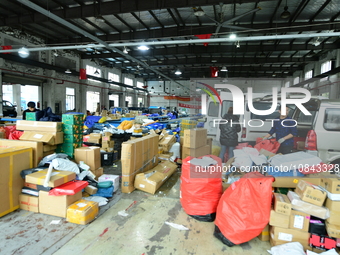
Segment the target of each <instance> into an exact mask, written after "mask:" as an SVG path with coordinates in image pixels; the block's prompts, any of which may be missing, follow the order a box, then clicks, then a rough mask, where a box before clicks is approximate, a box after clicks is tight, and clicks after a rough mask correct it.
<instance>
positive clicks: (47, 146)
mask: <svg viewBox="0 0 340 255" xmlns="http://www.w3.org/2000/svg"><path fill="white" fill-rule="evenodd" d="M56 149H57V145H50V144H44V145H43V151H44V152H47V151H54V150H56Z"/></svg>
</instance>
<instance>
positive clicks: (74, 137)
mask: <svg viewBox="0 0 340 255" xmlns="http://www.w3.org/2000/svg"><path fill="white" fill-rule="evenodd" d="M82 141H83V134H71V135H68V134H66V135H65V134H64V143H80V142H82Z"/></svg>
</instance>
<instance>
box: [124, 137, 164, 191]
mask: <svg viewBox="0 0 340 255" xmlns="http://www.w3.org/2000/svg"><path fill="white" fill-rule="evenodd" d="M157 156H158V135H147V136H145V137H142V138H137V139H134V140H129V141H127V142H124V143H122V152H121V163H122V192H123V193H130V192H132V191H133V190H134V189H135V187H134V181H135V176H136V174H138V173H140V172H144V171H147V170H150V169H152V168H153V167H154V166H156V165H157V158H156V157H157Z"/></svg>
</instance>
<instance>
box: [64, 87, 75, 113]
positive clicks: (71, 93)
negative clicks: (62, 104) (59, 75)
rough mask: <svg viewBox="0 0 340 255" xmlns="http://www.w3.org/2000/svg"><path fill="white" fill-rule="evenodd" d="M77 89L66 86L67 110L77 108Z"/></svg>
mask: <svg viewBox="0 0 340 255" xmlns="http://www.w3.org/2000/svg"><path fill="white" fill-rule="evenodd" d="M75 101H76V100H75V89H74V88H66V111H72V110H75Z"/></svg>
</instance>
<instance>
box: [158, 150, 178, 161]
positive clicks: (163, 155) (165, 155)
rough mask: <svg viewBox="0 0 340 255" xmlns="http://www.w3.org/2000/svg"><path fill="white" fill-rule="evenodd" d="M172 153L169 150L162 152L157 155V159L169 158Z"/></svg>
mask: <svg viewBox="0 0 340 255" xmlns="http://www.w3.org/2000/svg"><path fill="white" fill-rule="evenodd" d="M173 154H174V153H173V152H170V153H166V154H165V153H164V154H159V155H158V159H159V160H170V158H171V156H172V155H173Z"/></svg>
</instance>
